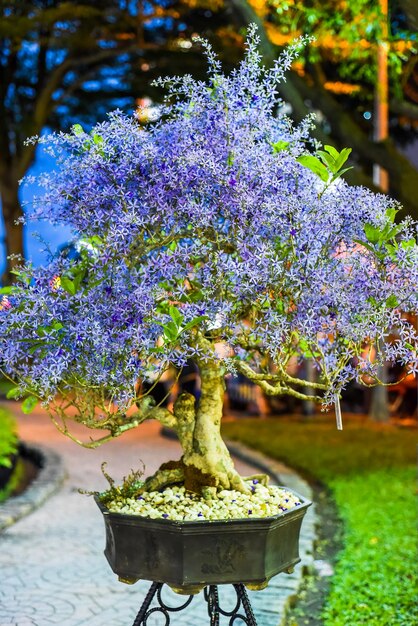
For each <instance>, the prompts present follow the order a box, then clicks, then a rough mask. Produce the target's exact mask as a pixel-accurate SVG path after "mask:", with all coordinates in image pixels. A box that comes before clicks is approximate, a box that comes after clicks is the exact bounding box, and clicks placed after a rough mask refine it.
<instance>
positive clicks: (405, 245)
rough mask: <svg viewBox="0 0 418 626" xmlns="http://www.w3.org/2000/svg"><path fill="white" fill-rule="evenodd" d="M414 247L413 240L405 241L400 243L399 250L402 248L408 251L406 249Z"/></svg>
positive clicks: (414, 242)
mask: <svg viewBox="0 0 418 626" xmlns="http://www.w3.org/2000/svg"><path fill="white" fill-rule="evenodd" d="M415 246H416V241H415V239H407V240H404V241H401V248H403V249H404V250H408V248H415Z"/></svg>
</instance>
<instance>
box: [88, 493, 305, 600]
mask: <svg viewBox="0 0 418 626" xmlns="http://www.w3.org/2000/svg"><path fill="white" fill-rule="evenodd" d="M288 491H289V490H288ZM293 493H295V492H293ZM295 495H296V496H297V497H298V498H299V499H300V501H301V504H300V505H299V506H297V507H294V508H293V509H291V510H289V511H285V512H283V513H280V514H278V515H275V516H272V517H266V518H254V519H251V518H248V519H236V520H225V521H197V522H195V521H193V522H186V521H185V522H179V521H172V520H165V519H161V520H156V519H150V518H146V517H141V516H139V515H126V514H122V513H111V512H110V511H109V510H108V509H107V508H106V507H105V506H104V505H103V504H101V502H100V501H99V500H98V498H96V502H97V504H98V506H99V508H100V510H101V511H102V513H103V517H104V522H105V528H106V548H105V556H106V558H107V560H108V562H109V564H110V566H111V568H112V570H113V571H114V572H115V574H117V575H118V576H119V579H120V580H122V581H123V582H127V583H134V582H136V581H137V580H139V579H145V580H152V581H155V582H162V583H166V584H168V585H169V586H170V587H172V588H173V589H174V590H175V591H177V592H179V593H198V592H199V591H200V590H201V589H202V588H203V587H205V586H206V585H219V584H225V583H244V584H246V585H247V586H250V587H252V588H259V589H262V588H263V587H265V586H266V585H267V583H268V581H269V580H270V578H271V577H272V576H275V575H276V574H278V573H279V572H283V571H292V569H293V567H294V565H295V564H296V563H298V562H299V561H300V557H299V533H300V528H301V525H302V520H303V517H304V515H305V513H306V511H307V509H308V507H309V506H310V505H311V502H309V501H308V500H306V499H305V498H302V497H301V496H299V495H298V494H295Z"/></svg>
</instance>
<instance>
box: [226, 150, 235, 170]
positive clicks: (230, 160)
mask: <svg viewBox="0 0 418 626" xmlns="http://www.w3.org/2000/svg"><path fill="white" fill-rule="evenodd" d="M233 164H234V153H233V152H229V153H228V159H227V165H228V166H229V167H231V165H233Z"/></svg>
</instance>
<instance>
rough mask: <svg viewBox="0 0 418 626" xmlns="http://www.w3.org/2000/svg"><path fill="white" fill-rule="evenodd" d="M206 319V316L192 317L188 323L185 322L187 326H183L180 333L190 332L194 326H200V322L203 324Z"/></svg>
mask: <svg viewBox="0 0 418 626" xmlns="http://www.w3.org/2000/svg"><path fill="white" fill-rule="evenodd" d="M207 319H208V316H207V315H199V316H198V317H194V318H193V319H192V320H190V322H187V324H186V325H185V326H183V328H182V329H181V332H182V333H184V331H186V330H190V329H191V328H193V327H194V326H197V325H198V324H200V322H203V321H204V320H207Z"/></svg>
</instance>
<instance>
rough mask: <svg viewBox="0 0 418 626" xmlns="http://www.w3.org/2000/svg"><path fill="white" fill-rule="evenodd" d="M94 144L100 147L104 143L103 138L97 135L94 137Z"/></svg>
mask: <svg viewBox="0 0 418 626" xmlns="http://www.w3.org/2000/svg"><path fill="white" fill-rule="evenodd" d="M93 142H94V143H95V144H96V145H97V146H99V145H101V144H102V143H103V137H101V136H100V135H96V133H95V134H94V135H93Z"/></svg>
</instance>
